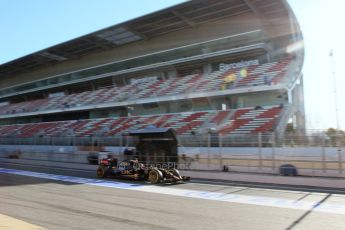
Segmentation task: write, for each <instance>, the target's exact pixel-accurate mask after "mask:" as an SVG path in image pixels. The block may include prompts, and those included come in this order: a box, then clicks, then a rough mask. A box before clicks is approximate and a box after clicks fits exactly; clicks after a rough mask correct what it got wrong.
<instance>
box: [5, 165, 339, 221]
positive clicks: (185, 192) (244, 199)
mask: <svg viewBox="0 0 345 230" xmlns="http://www.w3.org/2000/svg"><path fill="white" fill-rule="evenodd" d="M0 173H6V174H13V175H21V176H30V177H35V178H41V179H49V180H55V181H64V182H71V183H77V184H86V185H92V186H100V187H108V188H117V189H127V190H133V191H141V192H150V193H157V194H165V195H173V196H180V197H188V198H195V199H204V200H213V201H221V202H232V203H242V204H253V205H261V206H270V207H279V208H290V209H298V210H311V209H313V211H316V212H323V213H334V214H342V215H345V205H340V204H325V203H319V202H307V201H295V200H289V199H279V198H273V197H262V196H249V195H239V194H225V193H218V192H207V191H198V190H189V189H179V188H170V187H169V188H166V187H161V186H154V185H143V184H131V183H124V182H117V181H106V180H99V179H88V178H82V177H74V176H64V175H56V174H48V173H39V172H31V171H24V170H16V169H7V168H0ZM321 199H322V198H321Z"/></svg>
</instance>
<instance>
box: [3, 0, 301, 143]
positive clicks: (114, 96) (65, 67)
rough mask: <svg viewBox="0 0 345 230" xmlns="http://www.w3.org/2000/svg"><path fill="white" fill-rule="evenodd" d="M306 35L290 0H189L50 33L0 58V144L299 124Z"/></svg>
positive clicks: (238, 132) (240, 132)
mask: <svg viewBox="0 0 345 230" xmlns="http://www.w3.org/2000/svg"><path fill="white" fill-rule="evenodd" d="M302 41H303V38H302V35H301V31H300V28H299V25H298V22H297V20H296V18H295V16H294V14H293V12H292V11H291V8H290V7H289V5H288V3H287V2H286V1H285V0H277V1H275V0H274V1H273V0H272V1H267V0H212V1H209V0H193V1H187V2H184V3H182V4H179V5H176V6H173V7H170V8H166V9H163V10H160V11H158V12H154V13H151V14H148V15H145V16H142V17H139V18H136V19H133V20H130V21H127V22H124V23H121V24H117V25H114V26H111V27H108V28H105V29H102V30H99V31H96V32H94V33H91V34H87V35H84V36H82V37H78V38H75V39H73V40H70V41H67V42H64V43H61V44H57V45H55V46H52V47H49V48H46V49H44V50H41V51H38V52H35V53H32V54H29V55H27V56H24V57H21V58H18V59H16V60H13V61H10V62H8V63H5V64H2V65H0V140H1V143H0V144H2V145H5V144H18V143H31V144H40V143H48V142H47V141H43V140H44V139H49V140H51V138H54V137H57V138H59V137H73V138H85V137H92V139H93V141H94V140H95V139H98V140H101V139H102V138H103V139H104V138H109V137H122V136H124V135H125V134H126V133H128V132H129V131H131V130H135V129H141V128H145V127H147V126H155V127H166V128H174V129H175V130H176V132H177V134H178V136H179V138H180V139H183V138H184V137H188V136H191V135H194V136H200V137H202V136H203V135H208V134H210V133H212V135H216V136H223V137H231V136H236V137H238V136H240V137H243V138H246V137H250V136H252V135H258V134H259V133H260V135H261V134H265V135H267V136H270V135H272V134H273V133H275V135H276V136H279V135H281V134H282V133H284V130H285V126H286V124H287V123H288V122H289V121H292V122H293V123H294V125H295V127H296V128H297V129H300V130H302V131H303V130H304V105H303V78H302V77H303V76H302V73H301V68H302V65H303V58H304V51H303V49H295V50H294V49H291V47H296V44H299V43H301V42H302ZM28 140H30V141H29V142H28ZM33 140H34V141H33ZM62 144H63V145H70V144H71V142H67V141H66V142H65V143H62ZM86 144H90V145H92V142H89V143H86ZM113 144H114V145H116V144H119V143H115V142H114V143H113Z"/></svg>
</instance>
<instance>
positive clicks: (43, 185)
mask: <svg viewBox="0 0 345 230" xmlns="http://www.w3.org/2000/svg"><path fill="white" fill-rule="evenodd" d="M0 168H2V169H4V168H5V169H8V168H12V169H14V168H15V169H18V170H22V171H20V172H21V173H24V174H25V172H27V171H35V172H41V173H49V175H52V174H54V175H55V174H57V175H65V176H66V177H64V178H65V179H64V180H59V179H55V180H52V179H44V178H42V176H41V174H37V175H38V176H36V177H34V176H24V175H18V174H15V173H12V172H11V171H10V172H9V173H3V172H0V213H1V214H4V215H7V216H11V217H14V218H17V219H20V220H24V221H26V222H29V223H32V224H35V225H38V226H41V227H44V228H46V229H188V230H189V229H212V230H215V229H246V230H247V229H265V230H266V229H314V230H315V229H322V230H324V229H345V221H344V220H345V196H344V195H341V194H334V193H321V192H316V191H315V192H306V191H296V190H295V191H293V190H287V189H284V190H280V189H267V188H259V187H257V186H256V187H251V186H250V185H248V186H233V185H226V184H206V183H193V182H191V183H185V184H176V185H149V184H145V183H135V182H131V181H130V182H126V181H116V180H105V184H106V185H107V183H114V186H113V187H112V186H103V184H104V183H101V182H102V181H100V180H97V183H99V184H93V183H83V182H80V183H74V182H71V181H74V180H75V178H91V180H90V181H91V182H92V181H93V180H96V178H95V175H94V173H93V172H89V171H83V170H75V171H69V170H62V169H52V168H39V167H35V168H33V167H31V166H13V165H11V166H9V165H7V166H6V165H1V164H0ZM42 175H43V176H45V175H46V174H42ZM70 176H73V178H72V177H71V178H72V179H70ZM66 178H67V179H66ZM84 181H88V180H84ZM127 183H128V184H130V185H133V189H132V188H129V189H127V188H125V189H124V187H121V186H123V185H124V184H127ZM119 185H121V186H120V187H119V188H118V187H116V186H119Z"/></svg>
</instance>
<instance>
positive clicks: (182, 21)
mask: <svg viewBox="0 0 345 230" xmlns="http://www.w3.org/2000/svg"><path fill="white" fill-rule="evenodd" d="M284 4H285V0H273V1H272V0H192V1H187V2H185V3H182V4H179V5H175V6H173V7H169V8H166V9H163V10H160V11H157V12H154V13H151V14H148V15H145V16H142V17H139V18H136V19H133V20H130V21H127V22H123V23H120V24H117V25H114V26H110V27H108V28H105V29H101V30H98V31H96V32H93V33H90V34H87V35H84V36H81V37H78V38H75V39H72V40H69V41H67V42H64V43H61V44H58V45H55V46H52V47H49V48H46V49H43V50H40V51H38V52H35V53H32V54H29V55H26V56H23V57H21V58H18V59H15V60H13V61H10V62H7V63H5V64H2V65H0V77H5V76H9V75H13V74H17V73H23V72H30V71H32V70H34V69H36V68H40V67H44V66H49V65H52V64H56V63H60V62H63V61H66V60H71V59H76V58H80V57H81V56H83V55H87V54H91V53H95V52H101V51H105V50H108V49H113V48H116V47H119V46H122V45H125V44H128V43H131V42H136V41H140V40H146V39H150V38H153V37H156V36H160V35H163V34H167V33H170V32H173V31H176V30H181V29H185V28H190V27H195V26H197V25H200V24H203V23H207V22H211V21H216V20H220V19H222V18H225V17H233V16H237V15H240V14H244V13H253V14H259V15H260V16H261V17H264V16H266V15H267V16H269V15H272V14H278V15H279V14H281V13H282V11H284V12H285V13H286V10H287V9H286V6H285V5H284Z"/></svg>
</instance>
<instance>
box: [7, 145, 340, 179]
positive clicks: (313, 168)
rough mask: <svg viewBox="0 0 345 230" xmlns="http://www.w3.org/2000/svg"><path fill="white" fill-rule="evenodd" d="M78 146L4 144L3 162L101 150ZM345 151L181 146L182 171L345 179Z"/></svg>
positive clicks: (74, 158) (83, 158) (73, 159)
mask: <svg viewBox="0 0 345 230" xmlns="http://www.w3.org/2000/svg"><path fill="white" fill-rule="evenodd" d="M124 148H125V147H104V148H103V150H102V157H104V156H107V155H108V154H111V155H113V156H115V157H117V158H119V159H120V160H121V159H123V154H122V153H123V150H124ZM80 149H81V148H80V147H76V146H45V145H42V146H32V145H18V146H14V145H1V146H0V160H1V159H4V158H8V157H9V156H10V155H13V154H15V153H18V152H19V153H20V154H19V158H20V159H28V160H41V161H53V162H66V163H67V162H69V163H80V164H88V160H87V156H88V155H89V154H90V153H98V151H92V150H91V151H90V150H89V151H85V150H82V151H81V150H80ZM344 151H345V149H344V148H333V147H298V148H297V147H282V148H281V147H279V148H272V147H269V148H255V147H248V148H247V147H223V148H215V147H209V148H208V147H204V148H202V147H198V148H193V147H179V149H178V152H179V165H178V167H179V168H180V169H186V170H213V171H222V170H224V169H225V170H227V171H230V172H231V171H234V172H250V173H270V174H279V167H280V166H281V165H283V164H292V165H294V166H295V167H296V168H297V170H298V175H307V176H327V177H345V162H344V161H343V159H344V158H345V157H344Z"/></svg>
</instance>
